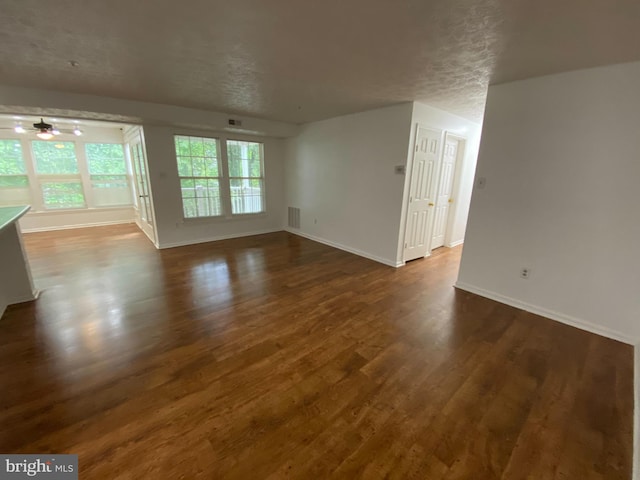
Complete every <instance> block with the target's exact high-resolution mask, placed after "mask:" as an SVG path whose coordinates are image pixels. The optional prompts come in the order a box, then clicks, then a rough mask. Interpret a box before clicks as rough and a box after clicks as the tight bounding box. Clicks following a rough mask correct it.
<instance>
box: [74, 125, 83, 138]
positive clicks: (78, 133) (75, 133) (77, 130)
mask: <svg viewBox="0 0 640 480" xmlns="http://www.w3.org/2000/svg"><path fill="white" fill-rule="evenodd" d="M73 134H74V135H75V136H76V137H79V136H80V135H82V130H80V128H79V127H78V126H77V125H76V126H75V127H73Z"/></svg>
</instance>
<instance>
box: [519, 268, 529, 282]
mask: <svg viewBox="0 0 640 480" xmlns="http://www.w3.org/2000/svg"><path fill="white" fill-rule="evenodd" d="M529 277H531V269H530V268H523V269H522V270H520V278H524V279H525V280H528V279H529Z"/></svg>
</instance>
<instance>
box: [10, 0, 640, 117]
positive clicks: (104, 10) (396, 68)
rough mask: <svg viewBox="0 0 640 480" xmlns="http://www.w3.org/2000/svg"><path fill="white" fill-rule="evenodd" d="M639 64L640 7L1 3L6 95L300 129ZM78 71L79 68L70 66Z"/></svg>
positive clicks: (462, 109)
mask: <svg viewBox="0 0 640 480" xmlns="http://www.w3.org/2000/svg"><path fill="white" fill-rule="evenodd" d="M638 59H640V2H638V1H637V0H616V1H602V0H563V1H562V2H558V1H557V0H537V1H530V0H467V1H461V0H420V1H417V0H407V1H403V2H398V1H397V0H375V1H371V0H349V1H344V0H325V1H321V2H317V1H315V2H314V1H300V0H273V1H268V2H266V1H263V0H237V1H233V2H228V1H224V2H223V1H211V0H185V1H181V2H175V1H166V0H163V1H151V0H138V1H135V2H132V1H130V0H126V1H125V0H111V1H108V2H105V1H102V0H90V1H84V2H78V1H72V0H59V1H57V2H56V4H55V7H54V8H42V2H41V1H37V0H22V1H19V2H3V5H2V16H1V18H0V82H1V83H2V84H5V85H12V86H23V87H34V88H44V89H50V90H55V91H63V92H76V93H85V94H93V95H101V96H109V97H116V98H122V99H130V100H139V101H146V102H154V103H164V104H171V105H179V106H184V107H193V108H201V109H208V110H215V111H224V112H229V113H235V114H243V115H250V116H255V117H262V118H268V119H273V120H280V121H287V122H293V123H302V122H308V121H314V120H319V119H324V118H329V117H333V116H337V115H340V114H346V113H352V112H357V111H363V110H367V109H371V108H375V107H381V106H385V105H389V104H393V103H398V102H403V101H414V100H415V101H420V102H424V103H428V104H430V105H433V106H436V107H440V108H442V109H445V110H448V111H450V112H452V113H456V114H458V115H460V116H463V117H466V118H468V119H472V120H476V121H479V120H480V119H481V117H482V111H483V108H484V99H485V94H486V88H487V85H488V84H489V83H502V82H506V81H510V80H516V79H522V78H527V77H532V76H539V75H544V74H549V73H557V72H561V71H567V70H573V69H578V68H587V67H594V66H599V65H605V64H612V63H621V62H626V61H633V60H638ZM72 62H77V65H75V66H74V65H72V64H71V63H72Z"/></svg>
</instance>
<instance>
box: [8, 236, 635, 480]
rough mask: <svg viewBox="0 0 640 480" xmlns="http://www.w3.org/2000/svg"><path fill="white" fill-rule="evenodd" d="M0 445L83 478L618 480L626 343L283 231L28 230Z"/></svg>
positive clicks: (437, 266)
mask: <svg viewBox="0 0 640 480" xmlns="http://www.w3.org/2000/svg"><path fill="white" fill-rule="evenodd" d="M26 246H27V251H28V254H29V257H30V259H31V262H32V268H33V273H34V278H35V283H36V285H37V286H38V287H39V288H40V289H41V290H42V294H41V297H40V298H39V299H38V300H37V301H36V302H34V303H31V304H22V305H16V306H12V307H9V309H8V310H7V312H6V313H5V315H4V316H3V317H2V319H1V320H0V366H1V367H0V368H1V369H0V392H1V394H0V425H1V426H2V428H1V429H0V451H1V452H5V453H13V452H16V453H17V452H21V453H41V452H51V453H77V454H79V458H80V478H81V479H83V480H87V479H115V478H118V479H175V478H185V479H196V478H202V479H213V478H216V479H218V478H220V479H222V478H224V479H265V478H270V479H279V478H295V479H305V480H306V479H324V478H345V479H354V478H371V479H376V478H397V479H408V478H417V479H474V480H481V479H499V478H504V479H525V478H530V479H553V478H558V479H560V478H562V479H580V480H584V479H600V480H601V479H629V478H630V476H631V444H632V415H633V392H632V389H633V379H632V377H633V375H632V368H633V365H632V363H633V362H632V361H633V350H632V348H631V347H630V346H627V345H623V344H620V343H618V342H615V341H612V340H608V339H605V338H602V337H598V336H596V335H592V334H589V333H586V332H583V331H580V330H577V329H574V328H571V327H568V326H565V325H561V324H558V323H555V322H553V321H550V320H547V319H543V318H541V317H538V316H535V315H532V314H529V313H526V312H522V311H519V310H517V309H514V308H511V307H507V306H505V305H501V304H498V303H496V302H493V301H490V300H487V299H483V298H481V297H478V296H475V295H472V294H468V293H465V292H461V291H456V290H455V289H454V288H453V287H452V285H453V283H454V282H455V278H456V274H457V268H458V263H459V258H460V253H461V248H460V247H457V248H454V249H439V250H438V251H436V252H435V253H434V255H433V256H432V257H431V258H429V259H426V260H420V261H416V262H411V263H410V264H408V265H407V266H406V267H403V268H400V269H393V268H390V267H386V266H384V265H380V264H377V263H374V262H372V261H369V260H366V259H363V258H360V257H357V256H354V255H351V254H348V253H345V252H342V251H339V250H335V249H333V248H330V247H327V246H324V245H321V244H318V243H315V242H312V241H309V240H306V239H302V238H299V237H296V236H293V235H290V234H288V233H284V232H281V233H274V234H268V235H261V236H256V237H247V238H243V239H236V240H228V241H222V242H217V243H208V244H200V245H195V246H189V247H181V248H174V249H169V250H163V251H157V250H155V249H154V247H153V246H152V245H151V244H150V243H149V241H148V240H147V239H146V237H144V235H143V234H142V233H140V232H139V231H138V230H137V229H136V227H134V226H130V225H125V226H115V227H99V228H91V229H82V230H68V231H62V232H50V233H41V234H29V235H26Z"/></svg>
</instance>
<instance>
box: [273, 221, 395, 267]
mask: <svg viewBox="0 0 640 480" xmlns="http://www.w3.org/2000/svg"><path fill="white" fill-rule="evenodd" d="M284 230H285V231H286V232H289V233H292V234H294V235H298V236H299V237H304V238H307V239H309V240H313V241H314V242H318V243H322V244H324V245H328V246H330V247H333V248H337V249H338V250H343V251H345V252H349V253H353V254H354V255H358V256H359V257H364V258H367V259H369V260H373V261H374V262H378V263H382V264H384V265H387V266H389V267H393V268H398V267H401V266H403V265H404V262H395V261H392V260H389V259H386V258H382V257H378V256H376V255H371V254H370V253H367V252H363V251H362V250H358V249H357V248H351V247H348V246H346V245H342V244H340V243H336V242H332V241H331V240H326V239H324V238H320V237H316V236H315V235H310V234H308V233H303V232H301V231H299V230H297V229H295V228H289V227H285V229H284Z"/></svg>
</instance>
